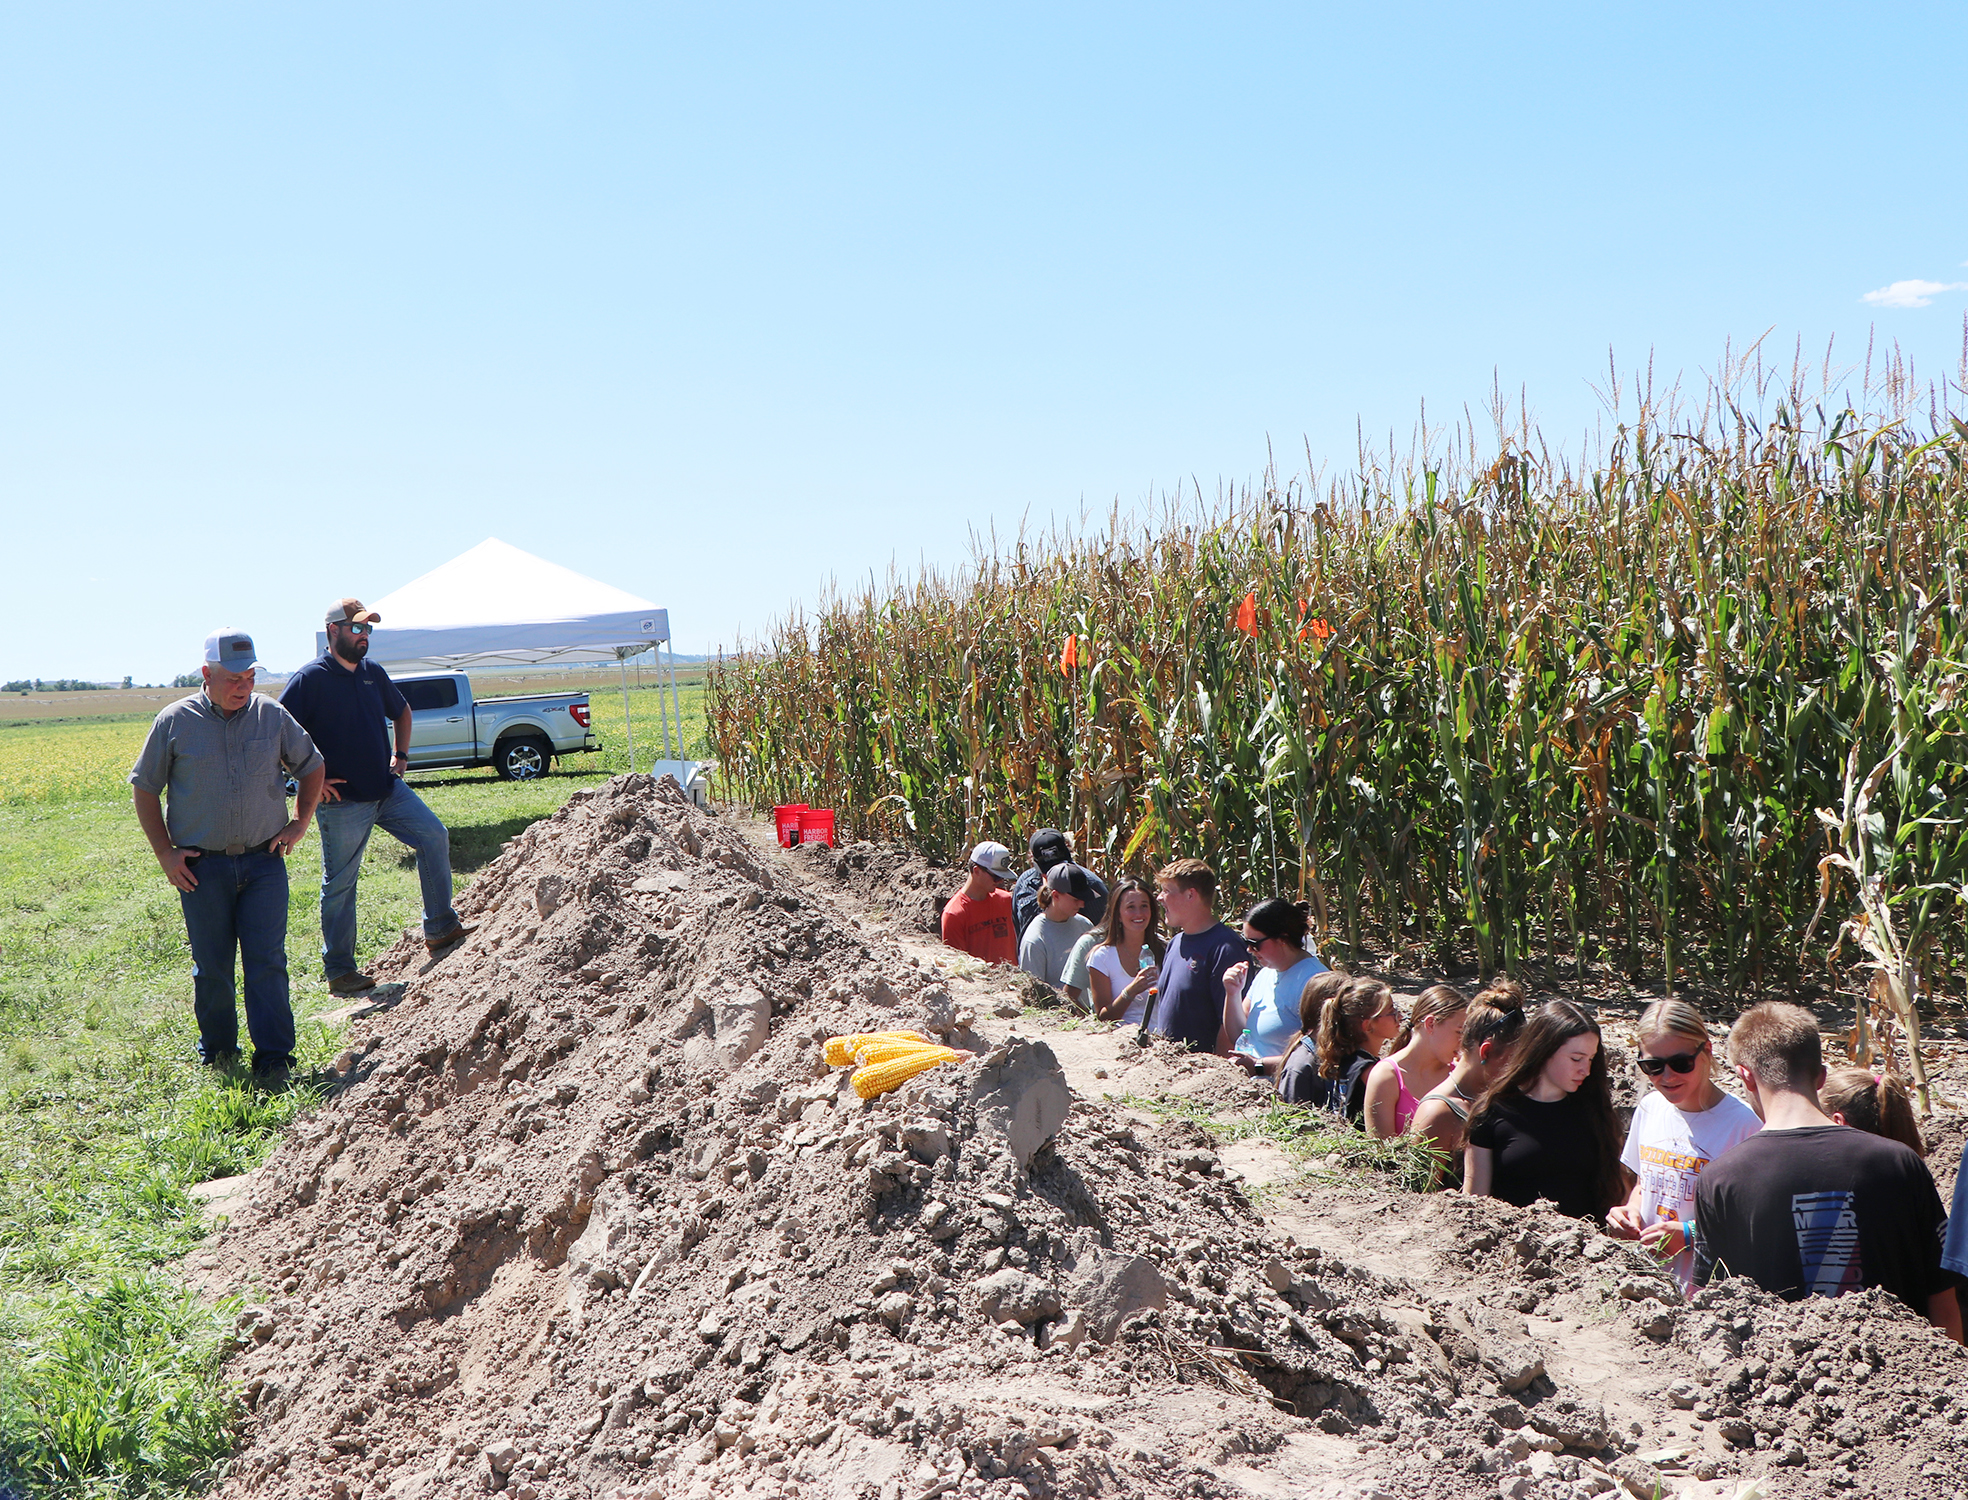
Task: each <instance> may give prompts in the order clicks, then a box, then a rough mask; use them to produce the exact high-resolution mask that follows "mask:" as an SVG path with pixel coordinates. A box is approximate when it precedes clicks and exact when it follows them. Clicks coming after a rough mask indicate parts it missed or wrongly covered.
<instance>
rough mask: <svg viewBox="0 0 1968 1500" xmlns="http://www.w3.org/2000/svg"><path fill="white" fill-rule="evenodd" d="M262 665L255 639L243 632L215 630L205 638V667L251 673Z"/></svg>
mask: <svg viewBox="0 0 1968 1500" xmlns="http://www.w3.org/2000/svg"><path fill="white" fill-rule="evenodd" d="M259 664H260V658H259V654H258V653H257V652H255V651H254V650H253V638H252V637H251V636H250V635H248V634H247V633H246V632H245V631H243V630H215V631H213V632H212V633H211V634H210V635H208V636H206V637H205V665H206V666H208V667H224V668H225V669H226V671H228V672H250V671H252V670H253V668H255V667H257V666H258V665H259Z"/></svg>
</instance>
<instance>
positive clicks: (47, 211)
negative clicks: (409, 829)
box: [0, 3, 1968, 681]
mask: <svg viewBox="0 0 1968 1500" xmlns="http://www.w3.org/2000/svg"><path fill="white" fill-rule="evenodd" d="M1964 51H1968V9H1964V8H1963V7H1960V6H1959V5H1929V6H1918V5H1897V6H1896V5H1884V6H1878V7H1873V8H1871V9H1869V10H1867V11H1865V12H1863V13H1861V12H1858V11H1854V10H1852V9H1851V8H1850V7H1844V6H1841V7H1829V6H1812V5H1795V4H1793V5H1784V6H1777V5H1757V6H1733V7H1714V6H1709V5H1703V6H1694V5H1671V4H1670V5H1650V6H1627V7H1613V6H1604V7H1581V6H1576V5H1565V6H1559V5H1519V6H1500V7H1482V8H1478V7H1472V6H1466V5H1454V6H1451V5H1439V6H1437V5H1393V4H1390V5H1381V6H1357V5H1349V6H1344V7H1340V6H1332V7H1324V6H1312V5H1300V6H1290V7H1263V6H1209V7H1156V6H1147V5H1131V6H1125V7H1122V6H1115V7H1110V8H1094V7H1084V6H1081V7H1060V6H1058V5H1048V6H1032V7H1021V6H1015V5H999V6H994V7H989V8H986V7H969V8H963V7H952V6H935V7H930V6H895V7H880V8H878V7H852V6H840V7H828V8H821V7H800V8H785V9H774V8H765V7H755V6H752V7H748V6H717V7H708V6H698V7H691V8H689V9H687V10H685V9H667V8H663V7H657V6H651V5H641V4H638V5H609V4H582V5H578V6H557V7H545V6H517V5H507V6H501V5H487V4H472V5H434V4H410V5H403V4H394V5H389V6H381V5H377V6H365V5H360V4H344V5H338V6H334V7H328V6H314V7H300V6H280V7H273V6H265V5H246V4H240V5H233V6H201V5H197V4H190V3H187V4H182V5H177V6H172V7H155V6H128V7H106V6H96V5H89V4H86V3H83V4H74V5H67V4H65V5H60V6H50V5H12V4H10V5H5V6H0V192H4V199H3V200H0V201H4V204H5V223H6V232H5V234H4V235H0V511H3V512H4V515H5V533H4V535H5V537H6V547H5V550H6V553H7V555H8V557H9V559H10V562H11V566H10V567H9V568H8V570H7V571H8V577H9V579H10V581H11V583H12V586H13V589H14V595H15V604H16V607H15V611H14V613H15V616H16V619H22V618H24V619H25V620H26V622H27V628H26V629H25V630H22V629H18V628H17V629H15V630H14V631H10V632H8V633H6V635H5V636H4V637H0V677H14V676H22V675H39V676H58V675H75V676H90V677H95V676H118V675H121V674H123V673H126V672H127V673H131V674H134V675H135V676H136V677H137V679H138V680H140V681H142V680H146V679H157V678H160V677H164V676H168V675H169V674H171V673H173V672H176V671H180V670H185V669H187V668H188V667H189V666H190V665H191V664H192V663H193V662H194V661H195V659H196V656H197V648H198V644H199V642H200V641H201V640H202V638H203V636H204V634H205V632H206V631H207V630H208V629H211V628H213V627H215V626H217V625H220V624H228V623H231V624H238V625H241V626H244V627H246V628H249V629H252V630H254V631H255V632H256V633H257V635H258V637H259V639H260V644H261V650H262V654H263V656H264V657H265V658H266V659H268V660H269V661H270V662H272V663H274V664H277V665H281V666H290V665H293V664H297V663H298V662H299V661H301V660H303V659H304V658H305V656H306V654H307V653H308V651H309V650H310V641H311V638H312V631H313V629H314V626H315V622H317V621H318V620H319V618H320V612H321V608H322V605H323V604H324V603H325V602H326V601H327V600H328V599H329V598H332V597H335V596H338V595H340V594H342V593H344V592H353V593H357V594H361V595H365V596H368V597H372V598H373V597H379V596H381V595H383V594H385V593H387V592H389V591H390V590H391V589H393V588H395V587H397V586H398V585H400V584H402V583H404V582H406V581H408V580H409V579H410V578H412V577H415V576H416V575H418V574H420V573H422V572H425V571H427V570H428V569H429V568H431V567H434V566H436V565H437V564H438V563H440V562H443V561H445V560H446V559H447V558H449V557H451V556H453V555H455V554H456V553H458V552H460V551H463V550H464V549H465V548H466V547H468V546H470V545H472V544H473V543H476V542H478V541H480V540H482V539H483V538H485V537H487V536H498V537H501V538H503V539H504V540H506V541H508V542H511V543H513V544H514V545H516V546H519V547H524V548H526V549H528V550H530V551H534V552H537V553H540V554H541V555H543V556H545V557H548V558H551V559H552V560H554V561H556V562H559V563H562V564H564V565H565V566H568V567H571V568H575V569H578V570H580V571H582V572H586V573H590V574H592V575H594V576H596V577H598V578H601V579H603V580H605V581H607V582H609V583H612V584H615V585H617V586H619V587H621V588H625V589H629V590H631V591H634V592H637V593H641V594H643V595H645V596H647V597H650V598H652V599H653V600H655V601H656V602H657V603H658V604H662V605H667V606H668V607H669V608H670V610H671V612H672V618H673V620H674V622H675V628H676V634H677V644H678V647H679V649H681V650H684V651H705V650H712V649H715V648H716V647H718V646H719V645H721V644H722V645H727V646H728V645H730V644H731V643H732V642H734V641H735V640H736V639H737V638H738V637H739V635H740V634H741V633H744V632H756V631H758V630H760V629H762V628H763V627H765V626H766V625H767V624H768V623H769V622H770V620H771V619H772V618H773V617H775V616H776V615H779V614H781V613H782V612H784V611H785V610H786V609H787V608H788V607H789V606H792V605H795V604H800V603H810V602H811V601H812V600H814V599H815V598H816V597H817V596H818V595H819V593H820V591H821V590H822V589H823V587H824V586H825V585H826V582H827V580H828V579H829V578H830V577H835V578H838V579H840V580H841V581H842V582H843V583H851V582H852V581H853V580H855V579H857V578H863V579H864V578H866V576H867V575H868V573H869V572H870V570H873V571H875V572H877V573H885V572H886V570H887V567H888V565H889V563H890V561H891V560H894V561H896V562H897V563H899V564H900V565H902V566H904V567H907V568H913V567H914V566H915V565H916V564H917V563H918V562H919V561H921V560H927V561H929V562H931V563H933V564H938V565H954V564H960V563H961V562H962V561H963V560H964V558H965V557H966V556H967V555H968V554H969V550H970V538H971V534H972V531H973V529H976V530H988V529H989V528H991V527H993V526H995V527H996V528H997V531H998V533H999V534H1000V535H1004V534H1007V533H1009V532H1014V531H1016V529H1017V528H1018V526H1019V525H1020V524H1021V522H1025V523H1027V524H1030V525H1032V526H1034V527H1040V528H1043V527H1045V526H1048V525H1050V524H1051V523H1052V521H1053V520H1054V519H1055V518H1059V519H1070V518H1072V517H1076V516H1078V515H1079V514H1080V513H1081V511H1082V508H1083V507H1084V508H1090V509H1092V510H1095V511H1099V512H1104V511H1105V510H1106V509H1107V508H1108V507H1109V506H1110V505H1111V504H1112V503H1114V502H1115V501H1119V502H1120V503H1121V504H1122V506H1123V507H1124V508H1132V507H1135V506H1138V505H1140V504H1142V503H1143V502H1146V501H1148V500H1150V499H1151V498H1152V497H1154V496H1156V495H1158V494H1160V493H1163V492H1165V491H1167V490H1169V489H1171V488H1173V487H1175V486H1178V485H1187V484H1188V482H1189V481H1190V479H1191V478H1192V477H1194V478H1195V479H1197V480H1199V481H1200V483H1201V485H1202V488H1203V489H1204V490H1205V491H1206V492H1211V491H1214V489H1215V488H1216V485H1217V483H1218V481H1219V480H1226V481H1241V480H1243V479H1245V478H1247V477H1249V476H1251V475H1253V474H1255V473H1257V472H1258V471H1260V470H1261V469H1262V467H1263V465H1264V463H1265V458H1266V453H1267V444H1269V445H1271V446H1272V447H1274V448H1275V450H1276V451H1277V453H1278V454H1279V457H1280V461H1281V463H1282V464H1283V466H1284V467H1285V468H1287V469H1288V470H1292V469H1303V468H1304V466H1305V455H1306V453H1307V451H1308V449H1309V451H1310V453H1311V455H1312V458H1313V460H1314V461H1315V462H1316V463H1318V464H1321V465H1325V466H1327V467H1328V468H1329V470H1337V469H1344V468H1346V467H1347V466H1349V465H1350V464H1351V462H1352V460H1353V458H1354V456H1355V452H1356V432H1357V431H1358V429H1359V428H1360V427H1361V426H1364V428H1365V429H1366V431H1367V432H1368V434H1369V435H1370V436H1377V437H1378V439H1379V440H1380V441H1382V442H1384V441H1385V435H1386V434H1388V433H1389V432H1390V431H1393V432H1397V433H1399V434H1401V435H1402V436H1403V437H1405V435H1406V434H1407V433H1408V432H1409V431H1410V430H1411V429H1412V427H1413V425H1414V422H1415V418H1416V416H1417V415H1418V413H1419V412H1420V410H1421V408H1422V405H1423V403H1424V402H1425V403H1426V405H1427V408H1428V411H1429V413H1430V415H1431V420H1434V419H1437V418H1441V417H1449V416H1453V415H1456V414H1459V413H1460V411H1461V410H1462V408H1463V407H1464V406H1465V405H1467V406H1469V407H1470V408H1472V409H1477V410H1480V409H1481V406H1482V403H1483V401H1484V399H1485V397H1486V395H1487V393H1488V392H1489V390H1490V389H1491V385H1492V381H1493V379H1494V380H1496V381H1497V382H1500V383H1501V385H1502V386H1503V388H1504V389H1506V390H1508V391H1510V392H1513V393H1515V392H1517V391H1519V390H1520V389H1521V390H1523V391H1525V392H1527V394H1528V397H1529V401H1530V405H1531V409H1532V412H1533V414H1534V415H1535V416H1536V417H1537V418H1538V419H1539V420H1540V421H1541V422H1542V424H1543V426H1544V428H1545V430H1546V432H1547V434H1548V435H1549V436H1551V437H1552V438H1554V439H1558V440H1568V441H1570V442H1571V444H1572V445H1573V446H1574V447H1576V446H1577V435H1578V434H1579V433H1581V432H1583V431H1584V430H1585V429H1586V428H1587V427H1588V426H1589V425H1590V424H1591V423H1592V422H1593V420H1594V418H1595V415H1596V414H1597V412H1598V409H1599V407H1598V398H1597V396H1596V395H1595V393H1594V384H1595V383H1601V384H1603V380H1604V374H1605V371H1606V368H1607V359H1608V351H1609V349H1610V350H1611V351H1612V353H1613V357H1614V359H1615V360H1616V361H1617V362H1618V363H1619V364H1620V365H1621V366H1623V367H1625V368H1628V369H1631V368H1634V367H1637V366H1642V365H1644V364H1645V363H1646V362H1647V361H1648V360H1649V358H1651V360H1652V362H1653V366H1654V369H1655V372H1656V379H1657V381H1658V380H1661V379H1663V378H1665V377H1670V376H1672V375H1674V374H1676V373H1681V374H1683V375H1684V376H1685V378H1687V379H1689V380H1692V381H1694V382H1695V383H1699V382H1700V380H1701V378H1702V376H1703V374H1704V372H1706V371H1710V370H1712V369H1714V368H1715V367H1716V365H1717V363H1718V361H1719V359H1720V356H1721V354H1722V351H1723V348H1724V346H1725V344H1727V343H1731V342H1733V343H1734V344H1735V345H1736V346H1737V347H1739V348H1740V347H1741V346H1743V345H1746V344H1749V343H1751V342H1753V341H1754V340H1756V339H1757V338H1759V337H1762V336H1764V335H1765V333H1766V331H1767V333H1768V340H1767V342H1766V344H1765V348H1766V349H1770V350H1774V351H1775V352H1776V353H1777V356H1778V358H1779V362H1781V363H1785V364H1787V363H1788V361H1789V358H1790V351H1791V350H1792V348H1793V347H1794V346H1795V344H1796V343H1797V341H1798V340H1800V339H1801V340H1802V342H1803V345H1804V347H1805V349H1806V350H1807V351H1808V353H1809V354H1810V356H1811V357H1812V358H1813V360H1816V359H1818V358H1820V357H1821V356H1822V354H1823V351H1824V348H1825V345H1826V342H1827V340H1828V339H1834V338H1835V340H1836V354H1837V357H1838V358H1840V359H1841V361H1849V362H1852V363H1856V362H1858V361H1859V360H1860V359H1862V358H1863V356H1864V351H1865V347H1866V344H1867V340H1868V338H1869V337H1871V336H1873V335H1875V334H1876V337H1877V339H1878V341H1879V344H1880V345H1881V347H1883V346H1884V345H1886V344H1887V343H1889V342H1897V343H1898V344H1899V346H1900V347H1901V348H1902V349H1903V350H1904V351H1905V352H1906V353H1907V354H1909V355H1910V356H1911V357H1912V358H1913V359H1914V361H1915V365H1916V368H1917V369H1918V370H1920V371H1922V372H1924V373H1926V374H1929V375H1933V376H1940V377H1949V376H1954V375H1956V374H1958V371H1959V368H1960V360H1961V352H1962V337H1963V316H1964V312H1968V291H1965V290H1964V289H1963V288H1962V287H1961V286H1960V285H1957V283H1968V265H1964V262H1968V193H1964V192H1963V191H1962V186H1961V176H1962V168H1961V166H1960V147H1961V117H1960V98H1961V85H1960V80H1959V61H1960V58H1961V57H1962V56H1963V55H1964ZM1901 282H1926V283H1932V284H1934V287H1933V289H1931V290H1928V291H1926V292H1924V293H1923V292H1921V291H1920V289H1919V288H1917V287H1916V288H1914V289H1913V290H1912V291H1910V292H1903V293H1901V294H1899V295H1897V296H1895V297H1890V298H1887V299H1885V301H1884V302H1883V303H1882V302H1881V301H1878V300H1875V302H1872V303H1868V302H1867V301H1866V300H1865V297H1866V294H1867V293H1877V292H1879V291H1881V290H1882V289H1885V288H1889V287H1891V286H1893V284H1895V283H1901ZM1895 302H1897V303H1901V304H1908V303H1914V302H1924V304H1925V305H1890V304H1892V303H1895ZM23 605H24V608H23Z"/></svg>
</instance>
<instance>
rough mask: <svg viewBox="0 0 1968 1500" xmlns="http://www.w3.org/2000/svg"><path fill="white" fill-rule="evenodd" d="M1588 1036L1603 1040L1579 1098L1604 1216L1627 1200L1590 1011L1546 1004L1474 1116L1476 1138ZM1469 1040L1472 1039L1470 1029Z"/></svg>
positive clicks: (1608, 1086) (1608, 1085) (1609, 1089)
mask: <svg viewBox="0 0 1968 1500" xmlns="http://www.w3.org/2000/svg"><path fill="white" fill-rule="evenodd" d="M1587 1032H1590V1033H1592V1035H1593V1036H1595V1037H1597V1038H1598V1039H1599V1047H1598V1049H1597V1050H1596V1051H1595V1052H1594V1053H1593V1054H1592V1071H1591V1072H1590V1073H1588V1074H1587V1075H1586V1078H1585V1082H1584V1083H1581V1084H1580V1085H1579V1086H1578V1089H1577V1093H1578V1095H1579V1099H1580V1102H1581V1103H1582V1104H1583V1105H1584V1111H1583V1113H1584V1116H1585V1128H1586V1131H1587V1133H1588V1134H1589V1135H1590V1136H1591V1138H1592V1146H1593V1156H1594V1157H1595V1159H1596V1160H1595V1164H1594V1165H1595V1169H1596V1170H1595V1174H1594V1175H1595V1178H1596V1181H1595V1184H1594V1194H1595V1196H1596V1197H1597V1199H1598V1202H1599V1210H1598V1211H1599V1212H1600V1213H1602V1214H1603V1213H1604V1212H1605V1211H1606V1210H1607V1209H1609V1208H1611V1207H1612V1206H1613V1205H1614V1204H1615V1203H1617V1202H1619V1201H1620V1199H1621V1198H1622V1197H1624V1196H1625V1194H1624V1192H1623V1191H1622V1184H1621V1179H1620V1170H1619V1154H1620V1145H1621V1141H1622V1137H1621V1134H1620V1128H1619V1119H1618V1117H1617V1116H1615V1115H1614V1114H1613V1086H1612V1079H1611V1077H1610V1076H1609V1075H1608V1073H1607V1072H1606V1038H1605V1036H1604V1034H1603V1033H1601V1031H1600V1030H1599V1023H1598V1022H1597V1021H1595V1020H1594V1019H1593V1018H1592V1014H1591V1012H1590V1011H1588V1010H1586V1009H1585V1008H1584V1007H1583V1006H1579V1005H1574V1004H1573V1003H1572V1002H1571V1001H1569V1000H1547V1001H1545V1003H1544V1004H1542V1005H1540V1006H1539V1007H1538V1008H1537V1011H1536V1013H1535V1014H1534V1015H1532V1017H1531V1019H1530V1021H1529V1022H1528V1023H1527V1024H1526V1025H1525V1027H1524V1035H1523V1037H1522V1038H1521V1039H1520V1040H1519V1041H1518V1043H1517V1046H1516V1047H1515V1049H1514V1050H1513V1051H1512V1052H1511V1054H1510V1061H1509V1063H1508V1064H1507V1065H1506V1066H1505V1068H1504V1070H1503V1074H1502V1076H1500V1077H1499V1078H1498V1079H1497V1080H1496V1081H1495V1082H1494V1083H1492V1084H1491V1085H1490V1086H1489V1087H1488V1088H1487V1089H1485V1090H1484V1091H1483V1093H1482V1096H1481V1097H1480V1098H1479V1099H1477V1101H1476V1103H1475V1104H1474V1105H1473V1106H1472V1107H1471V1109H1470V1111H1469V1129H1470V1130H1471V1132H1472V1133H1473V1132H1474V1131H1475V1129H1476V1126H1477V1125H1478V1124H1479V1123H1480V1122H1481V1121H1482V1119H1483V1117H1484V1116H1485V1115H1487V1114H1488V1113H1489V1112H1490V1110H1491V1109H1493V1108H1494V1107H1496V1106H1497V1105H1498V1104H1503V1103H1510V1102H1513V1101H1517V1100H1522V1099H1524V1098H1525V1097H1526V1096H1528V1094H1529V1093H1530V1091H1531V1089H1533V1088H1534V1087H1536V1085H1537V1080H1538V1074H1540V1073H1542V1072H1543V1071H1544V1065H1545V1064H1546V1063H1548V1062H1550V1061H1551V1059H1552V1058H1553V1057H1555V1056H1556V1055H1557V1052H1558V1049H1559V1048H1560V1047H1562V1046H1564V1045H1565V1043H1567V1042H1569V1041H1571V1040H1573V1039H1574V1038H1576V1037H1581V1036H1584V1035H1585V1034H1586V1033H1587ZM1463 1034H1464V1035H1465V1036H1467V1035H1468V1032H1467V1030H1466V1029H1465V1031H1464V1033H1463Z"/></svg>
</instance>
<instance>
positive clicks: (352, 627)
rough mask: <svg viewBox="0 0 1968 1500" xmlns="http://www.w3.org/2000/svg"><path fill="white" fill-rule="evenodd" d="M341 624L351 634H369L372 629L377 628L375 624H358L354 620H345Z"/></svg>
mask: <svg viewBox="0 0 1968 1500" xmlns="http://www.w3.org/2000/svg"><path fill="white" fill-rule="evenodd" d="M341 626H342V629H344V630H346V631H347V632H348V633H349V634H350V635H367V634H368V633H369V632H370V631H372V630H374V629H375V628H376V627H375V626H374V625H368V624H363V625H358V624H356V623H355V622H354V621H352V620H343V621H342V622H341Z"/></svg>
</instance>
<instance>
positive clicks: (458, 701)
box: [392, 672, 601, 781]
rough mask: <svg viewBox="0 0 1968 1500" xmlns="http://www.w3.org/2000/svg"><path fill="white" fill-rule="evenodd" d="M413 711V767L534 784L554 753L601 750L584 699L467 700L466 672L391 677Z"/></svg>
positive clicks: (554, 696)
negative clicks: (486, 769) (479, 770)
mask: <svg viewBox="0 0 1968 1500" xmlns="http://www.w3.org/2000/svg"><path fill="white" fill-rule="evenodd" d="M392 680H393V681H394V682H395V683H396V686H397V688H398V690H399V691H401V692H402V694H403V697H404V701H405V702H407V703H408V704H409V705H410V769H411V770H413V771H427V770H430V769H431V768H432V767H435V766H491V767H492V768H493V769H494V770H496V771H497V772H498V773H499V775H500V777H501V778H503V779H504V780H506V781H531V780H533V779H534V778H535V777H538V776H544V775H546V774H547V772H548V771H550V770H552V769H553V758H554V757H555V756H556V755H573V754H577V753H585V752H588V751H593V750H599V749H600V748H601V741H600V739H599V738H597V737H596V735H595V732H594V730H593V729H592V728H591V727H590V720H589V716H588V695H587V694H586V693H526V694H522V695H520V696H517V697H512V698H480V699H477V700H476V701H474V700H473V698H472V690H471V679H470V678H469V677H467V676H465V674H464V673H463V672H438V673H422V674H420V675H418V676H415V677H398V678H394V679H392Z"/></svg>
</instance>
